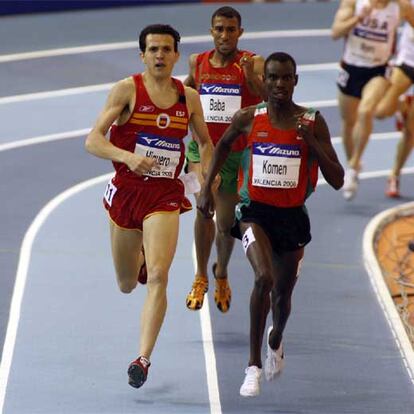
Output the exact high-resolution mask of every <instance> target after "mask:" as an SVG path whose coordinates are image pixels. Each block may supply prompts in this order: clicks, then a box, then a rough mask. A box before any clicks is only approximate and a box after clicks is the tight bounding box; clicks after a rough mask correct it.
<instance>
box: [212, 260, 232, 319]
mask: <svg viewBox="0 0 414 414" xmlns="http://www.w3.org/2000/svg"><path fill="white" fill-rule="evenodd" d="M216 267H217V263H214V264H213V275H214V281H215V284H216V289H215V291H214V302H216V306H217V308H218V310H219V311H220V312H223V313H226V312H227V311H228V310H229V309H230V303H231V289H230V286H229V282H228V280H227V277H225V278H216Z"/></svg>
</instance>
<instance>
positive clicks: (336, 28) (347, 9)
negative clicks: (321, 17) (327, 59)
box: [331, 0, 371, 40]
mask: <svg viewBox="0 0 414 414" xmlns="http://www.w3.org/2000/svg"><path fill="white" fill-rule="evenodd" d="M355 3H356V0H341V4H340V6H339V9H338V10H337V12H336V14H335V17H334V20H333V23H332V27H331V36H332V38H333V39H334V40H336V39H339V38H341V37H344V36H346V35H347V34H348V33H349V32H350V31H351V30H352V29H353V28H354V27H355V26H356V25H357V24H358V23H359V22H361V21H362V20H363V19H364V18H365V17H366V16H367V15H368V14H369V13H370V12H371V8H369V7H364V8H363V9H362V12H361V14H360V15H355V14H354V13H355Z"/></svg>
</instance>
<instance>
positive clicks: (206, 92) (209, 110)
mask: <svg viewBox="0 0 414 414" xmlns="http://www.w3.org/2000/svg"><path fill="white" fill-rule="evenodd" d="M199 93H200V99H201V105H202V106H203V112H204V119H205V121H206V122H216V123H222V124H230V123H231V120H232V118H233V115H234V113H235V112H236V111H238V110H239V109H240V108H241V88H240V85H237V84H236V85H227V84H221V83H215V84H211V83H203V84H201V86H200V90H199Z"/></svg>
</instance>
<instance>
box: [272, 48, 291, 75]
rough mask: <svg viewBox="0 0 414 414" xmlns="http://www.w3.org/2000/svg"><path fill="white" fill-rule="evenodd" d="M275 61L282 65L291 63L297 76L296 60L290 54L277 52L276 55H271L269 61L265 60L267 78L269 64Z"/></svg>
mask: <svg viewBox="0 0 414 414" xmlns="http://www.w3.org/2000/svg"><path fill="white" fill-rule="evenodd" d="M273 61H276V62H281V63H284V62H290V63H291V64H292V66H293V71H294V74H295V75H296V62H295V59H293V57H292V56H290V55H289V54H288V53H285V52H275V53H272V54H271V55H269V56H268V57H267V59H266V60H265V63H264V73H265V76H266V68H267V64H268V63H269V62H273Z"/></svg>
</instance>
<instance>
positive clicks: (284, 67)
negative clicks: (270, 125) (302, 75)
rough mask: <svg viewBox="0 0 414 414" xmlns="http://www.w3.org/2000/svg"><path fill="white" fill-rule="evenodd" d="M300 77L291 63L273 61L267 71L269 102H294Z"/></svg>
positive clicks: (266, 84) (266, 81) (268, 65)
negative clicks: (294, 93)
mask: <svg viewBox="0 0 414 414" xmlns="http://www.w3.org/2000/svg"><path fill="white" fill-rule="evenodd" d="M297 80H298V77H297V75H296V74H295V72H294V68H293V65H292V63H291V62H278V61H276V60H271V61H270V62H268V64H267V66H266V70H265V88H266V93H267V96H268V100H269V102H273V103H277V104H280V103H286V102H290V101H291V100H292V96H293V90H294V89H295V86H296V83H297Z"/></svg>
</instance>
